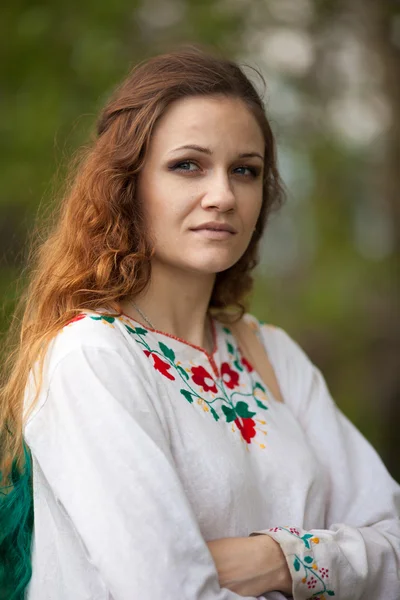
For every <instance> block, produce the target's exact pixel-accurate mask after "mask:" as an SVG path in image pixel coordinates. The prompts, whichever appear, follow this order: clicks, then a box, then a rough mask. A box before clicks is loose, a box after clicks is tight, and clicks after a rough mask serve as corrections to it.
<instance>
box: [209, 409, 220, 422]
mask: <svg viewBox="0 0 400 600" xmlns="http://www.w3.org/2000/svg"><path fill="white" fill-rule="evenodd" d="M210 411H211V414H212V416H213V417H214V419H215V420H216V421H219V415H218V414H217V413H216V412H215V410H214V409H213V407H212V406H210Z"/></svg>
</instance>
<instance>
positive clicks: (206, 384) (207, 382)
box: [192, 367, 217, 394]
mask: <svg viewBox="0 0 400 600" xmlns="http://www.w3.org/2000/svg"><path fill="white" fill-rule="evenodd" d="M192 379H193V381H194V383H196V384H197V385H199V386H200V387H202V388H203V390H204V391H205V392H213V393H214V394H216V393H217V386H216V385H215V382H214V379H213V378H212V376H211V375H210V373H209V372H208V371H207V370H206V369H205V368H204V367H192Z"/></svg>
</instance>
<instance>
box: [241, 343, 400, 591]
mask: <svg viewBox="0 0 400 600" xmlns="http://www.w3.org/2000/svg"><path fill="white" fill-rule="evenodd" d="M276 335H278V333H277V334H276ZM280 336H281V339H282V338H283V339H282V345H283V344H284V345H285V347H286V349H287V353H286V358H285V360H286V365H290V367H289V368H291V369H292V371H293V373H292V377H290V379H291V380H292V381H293V382H296V389H295V388H292V389H286V391H285V390H284V392H285V393H284V395H285V396H286V397H287V398H288V399H289V398H290V399H293V398H296V397H297V398H298V401H296V400H293V401H292V400H290V401H291V403H292V402H293V406H292V408H293V410H294V411H295V412H296V414H297V417H298V419H299V422H300V423H301V425H302V427H303V429H304V431H305V432H306V434H307V439H308V442H309V443H310V445H311V446H312V447H313V448H314V450H315V452H316V454H317V456H318V459H319V460H320V461H321V463H322V464H323V466H324V468H325V470H326V473H327V475H328V478H329V483H330V495H329V498H328V501H327V512H326V521H325V524H324V526H325V527H324V528H322V529H321V528H319V529H309V530H305V529H302V528H301V527H297V524H296V523H290V524H286V523H277V524H276V527H273V528H272V529H269V530H265V531H260V532H253V533H252V534H251V535H256V534H257V533H264V534H267V535H269V536H271V537H272V538H273V539H275V540H276V541H277V542H278V543H279V544H280V545H281V548H282V550H283V552H284V554H285V556H286V560H287V563H288V566H289V569H290V571H291V575H292V577H293V591H292V594H293V596H294V599H295V600H305V599H308V598H316V599H317V598H326V599H327V598H328V597H330V596H335V597H336V598H337V599H338V600H367V599H368V600H398V598H399V597H400V580H399V573H400V526H399V510H400V487H399V486H398V484H397V483H396V482H395V481H394V480H393V479H392V478H391V477H390V475H389V473H388V472H387V470H386V469H385V467H384V465H383V463H382V461H381V460H380V458H379V456H378V455H377V453H376V452H375V450H374V449H373V448H372V446H371V445H370V444H369V443H368V442H367V440H366V439H365V438H364V437H363V436H362V435H361V433H360V432H359V431H358V430H357V429H356V428H355V427H354V425H352V423H351V422H350V421H349V420H348V419H347V418H346V417H345V416H344V415H343V413H342V412H341V411H340V410H339V409H338V408H337V406H336V405H335V403H334V402H333V400H332V398H331V396H330V394H329V391H328V389H327V386H326V383H325V381H324V379H323V377H322V375H321V373H320V372H319V370H318V369H317V368H316V367H315V366H314V365H312V363H311V362H310V361H309V360H308V358H307V357H306V355H305V354H304V353H303V351H302V350H301V349H300V348H299V347H298V346H297V344H295V342H293V341H292V340H291V339H290V338H289V337H288V336H287V335H286V334H284V332H282V331H280ZM277 362H278V364H277V367H278V371H279V368H280V367H279V360H278V361H277ZM281 364H282V363H281ZM286 368H287V367H286ZM281 375H282V377H283V378H284V374H283V372H281ZM296 402H297V404H296Z"/></svg>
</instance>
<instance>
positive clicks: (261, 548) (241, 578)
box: [207, 535, 292, 596]
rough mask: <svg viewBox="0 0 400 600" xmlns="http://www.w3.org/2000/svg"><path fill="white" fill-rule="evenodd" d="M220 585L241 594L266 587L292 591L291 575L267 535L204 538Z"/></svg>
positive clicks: (246, 594) (281, 556) (261, 590)
mask: <svg viewBox="0 0 400 600" xmlns="http://www.w3.org/2000/svg"><path fill="white" fill-rule="evenodd" d="M207 545H208V547H209V550H210V552H211V554H212V557H213V559H214V562H215V565H216V567H217V571H218V577H219V582H220V585H221V587H226V588H228V589H230V590H232V591H233V592H236V593H237V594H240V595H241V596H258V594H263V593H265V591H266V590H281V591H282V592H285V593H287V594H290V593H291V589H292V578H291V576H290V572H289V569H288V567H287V564H286V560H285V557H284V554H283V552H282V550H281V548H280V546H279V544H278V543H277V542H275V541H274V540H273V539H272V538H270V537H269V536H266V535H260V536H256V537H250V538H249V537H235V538H222V539H218V540H212V541H210V542H207Z"/></svg>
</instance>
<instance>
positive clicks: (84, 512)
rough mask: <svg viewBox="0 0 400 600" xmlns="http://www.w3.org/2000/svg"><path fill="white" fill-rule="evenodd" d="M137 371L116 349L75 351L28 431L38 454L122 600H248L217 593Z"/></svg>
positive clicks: (148, 393) (61, 365)
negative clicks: (134, 599)
mask: <svg viewBox="0 0 400 600" xmlns="http://www.w3.org/2000/svg"><path fill="white" fill-rule="evenodd" d="M130 358H131V357H130ZM137 370H138V367H137V365H136V364H135V361H134V359H132V358H131V361H130V362H129V361H128V357H125V358H123V357H122V356H121V355H120V354H119V353H118V352H117V351H116V350H113V349H110V350H109V349H104V348H97V347H84V348H79V349H77V350H72V351H70V352H69V354H67V355H66V356H65V357H64V358H62V359H61V361H60V362H59V363H58V365H57V366H56V368H55V370H54V372H53V374H52V376H51V380H50V384H49V388H48V395H47V399H46V401H45V403H44V404H43V406H42V407H41V408H40V410H39V411H38V412H37V414H36V415H35V416H34V418H33V419H32V421H31V422H29V423H28V425H27V427H26V434H25V435H26V438H27V441H28V443H29V445H30V448H31V451H32V453H33V454H34V455H35V458H36V460H37V461H38V463H39V465H40V467H41V469H42V471H43V473H44V476H45V477H46V479H47V481H48V483H49V485H50V486H51V488H52V490H53V492H54V494H55V496H56V498H57V499H58V502H59V503H61V505H62V506H63V508H64V509H65V511H66V513H67V514H68V516H69V518H70V519H71V520H72V523H73V524H74V527H75V529H76V531H77V532H78V534H79V536H80V537H81V540H82V542H83V544H84V547H85V549H86V552H87V556H88V560H89V561H90V562H91V563H92V564H93V565H94V566H95V567H96V568H97V569H98V572H99V573H100V575H101V577H102V579H103V581H104V583H105V585H106V586H107V588H108V590H109V592H110V594H111V595H112V597H113V599H114V600H131V599H132V598H146V599H149V600H150V599H152V600H159V599H160V600H161V599H162V600H177V599H178V598H179V599H184V598H185V599H188V600H189V599H190V600H234V599H239V598H240V599H241V598H242V596H239V595H237V594H236V593H233V592H231V591H230V590H228V589H224V588H222V589H221V587H220V585H219V582H218V574H217V570H216V567H215V564H214V561H213V559H212V555H211V553H210V552H209V550H208V547H207V545H206V542H205V540H204V539H203V537H202V535H201V532H200V529H199V526H198V523H197V521H196V518H195V515H194V513H193V510H192V508H191V505H190V503H189V501H188V499H187V497H186V495H185V492H184V489H183V486H182V483H181V481H180V479H179V477H178V475H177V472H176V470H175V469H174V461H173V458H172V455H171V452H170V449H169V443H168V439H167V435H166V433H165V432H164V429H163V425H162V422H161V420H160V418H159V416H158V413H157V412H156V411H155V409H154V407H153V406H152V402H151V394H152V392H151V389H150V390H149V389H146V386H145V385H144V383H143V376H142V377H139V376H138V373H137ZM149 385H151V383H150V384H149ZM249 600H254V599H249Z"/></svg>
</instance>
